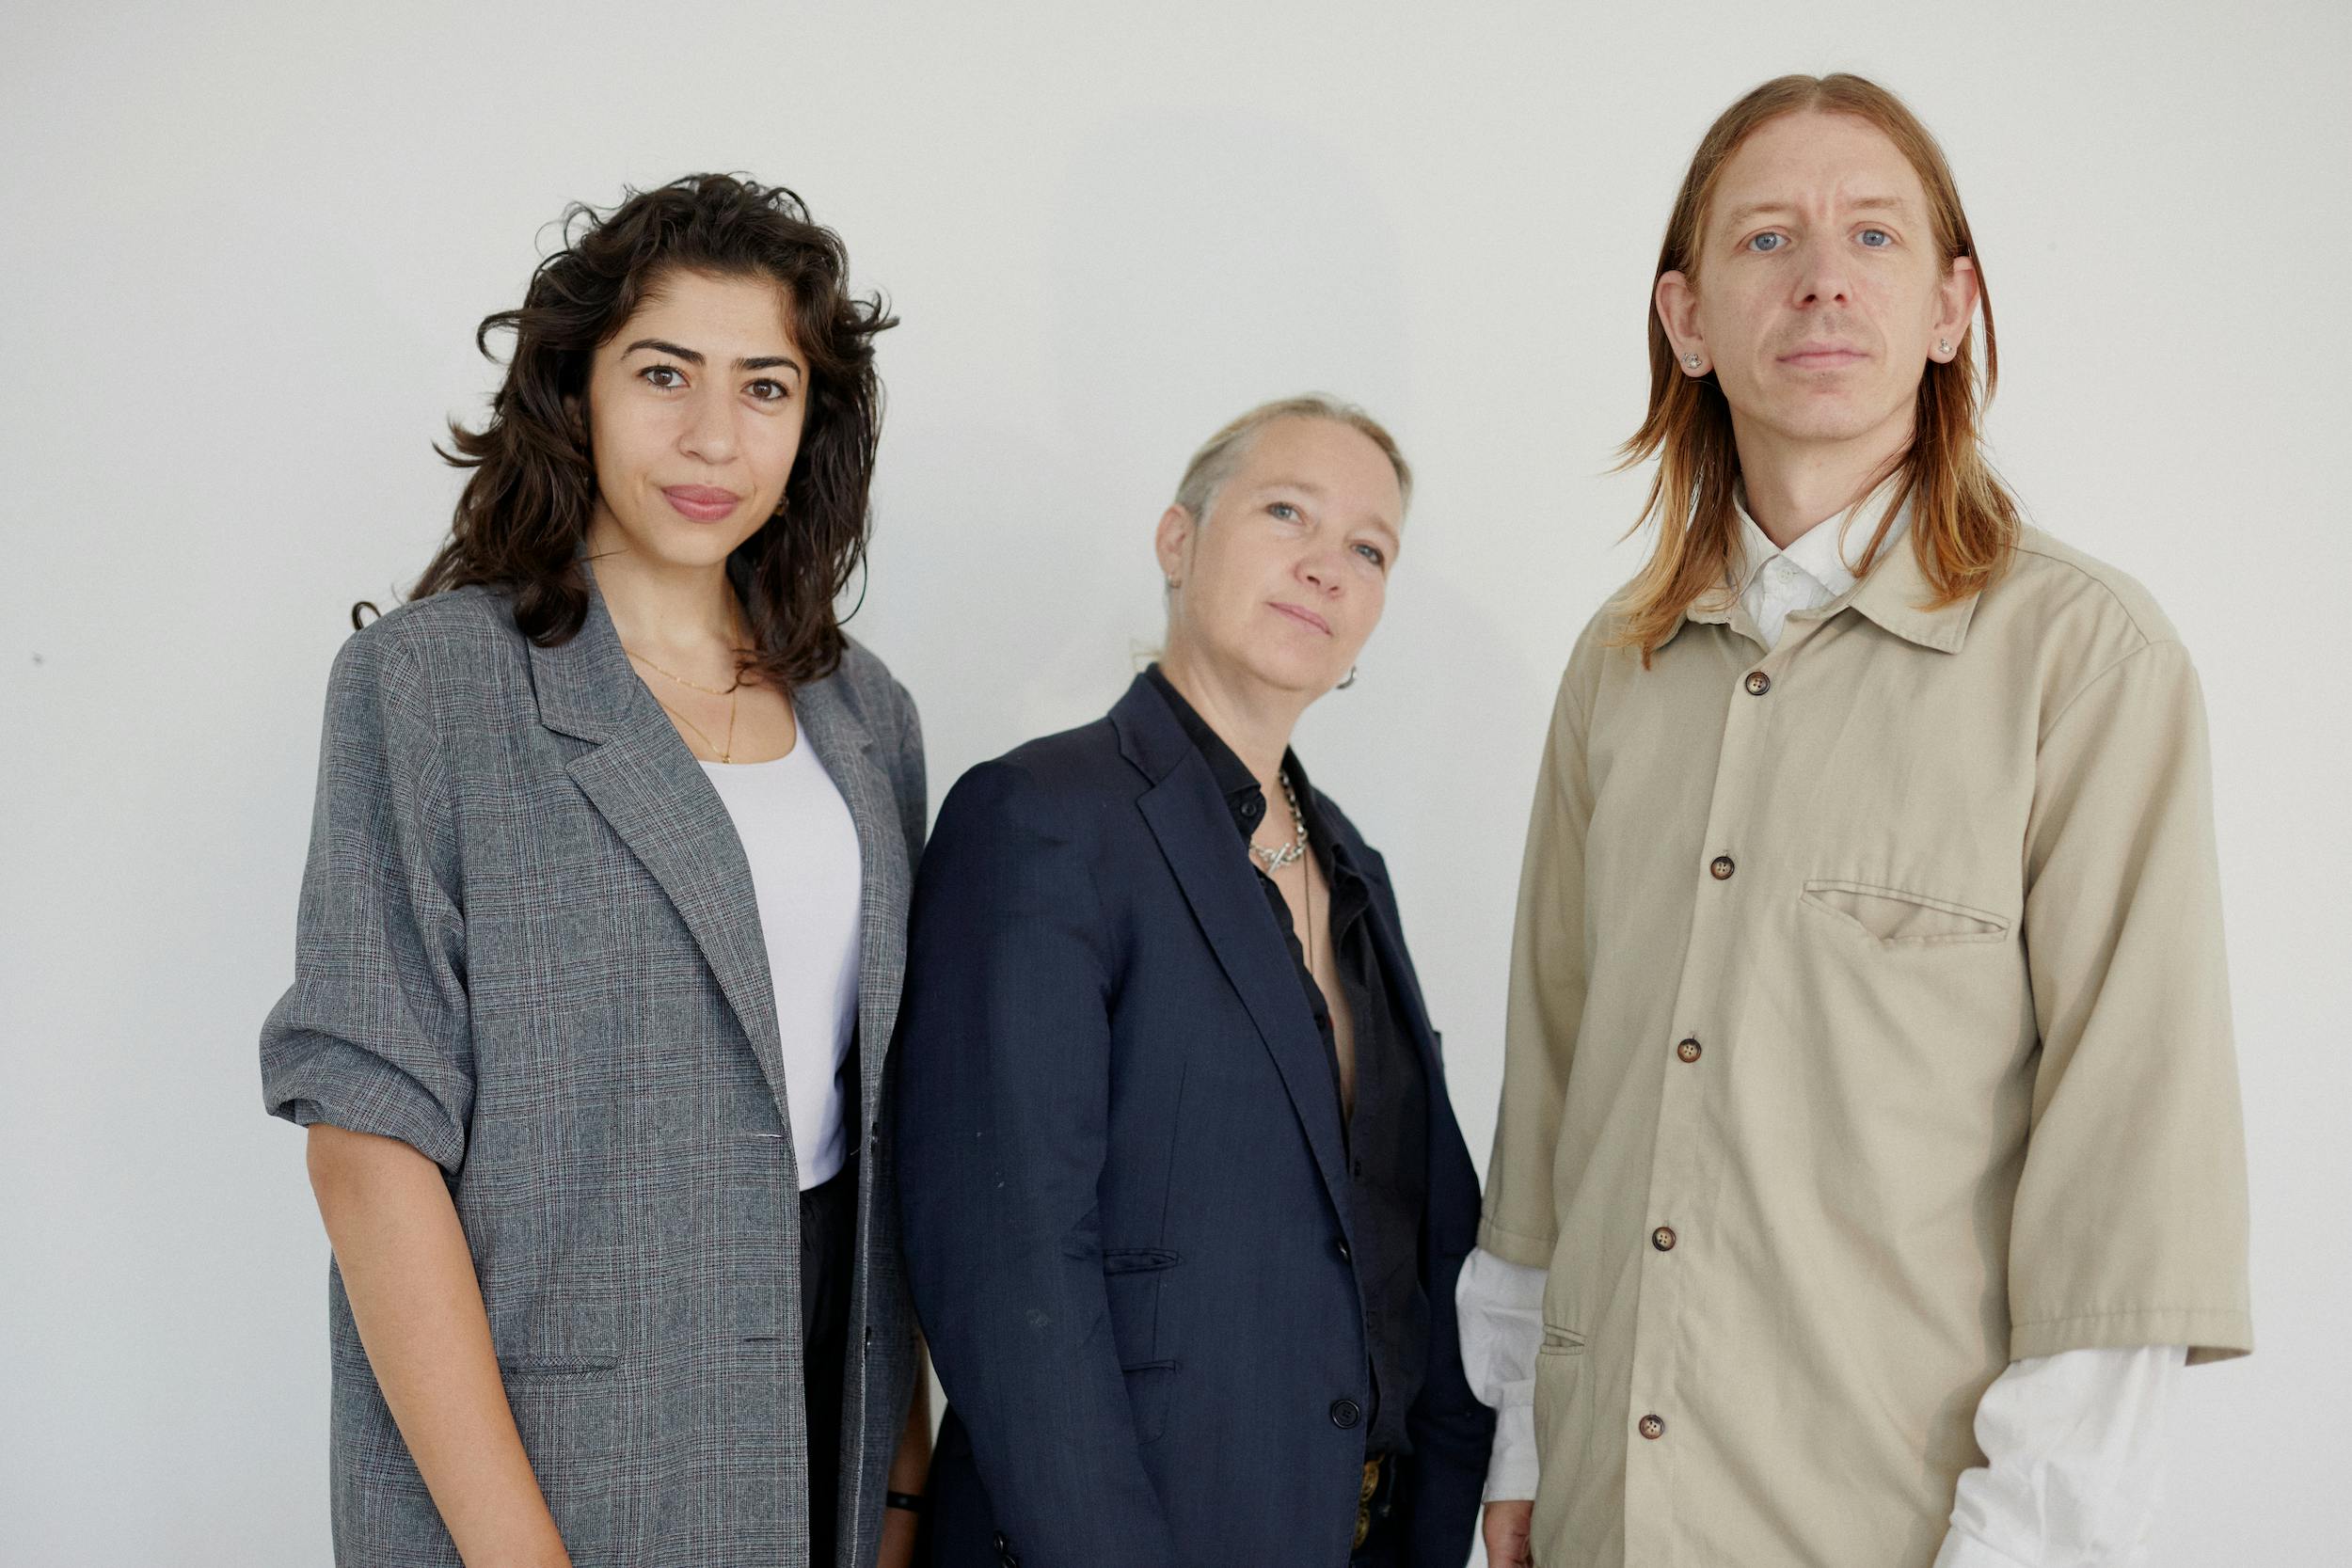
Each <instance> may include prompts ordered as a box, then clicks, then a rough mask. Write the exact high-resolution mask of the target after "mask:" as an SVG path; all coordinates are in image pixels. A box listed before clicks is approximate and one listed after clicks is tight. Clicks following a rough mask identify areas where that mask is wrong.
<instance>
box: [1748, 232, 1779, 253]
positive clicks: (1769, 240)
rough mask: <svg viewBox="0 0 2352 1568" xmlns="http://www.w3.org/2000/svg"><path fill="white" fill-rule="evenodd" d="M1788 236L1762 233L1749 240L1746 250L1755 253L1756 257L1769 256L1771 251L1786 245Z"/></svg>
mask: <svg viewBox="0 0 2352 1568" xmlns="http://www.w3.org/2000/svg"><path fill="white" fill-rule="evenodd" d="M1787 243H1788V235H1786V234H1773V233H1763V234H1758V235H1756V237H1755V238H1754V239H1752V240H1750V241H1749V242H1748V248H1749V249H1750V250H1752V251H1754V252H1756V254H1757V255H1758V256H1769V255H1771V254H1772V252H1773V251H1775V250H1778V249H1780V248H1781V247H1782V246H1783V245H1786V244H1787Z"/></svg>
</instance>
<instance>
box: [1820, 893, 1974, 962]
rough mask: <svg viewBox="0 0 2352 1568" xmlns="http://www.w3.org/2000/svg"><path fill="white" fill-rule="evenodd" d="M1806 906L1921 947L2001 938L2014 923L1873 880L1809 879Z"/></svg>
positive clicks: (1883, 938) (1884, 938)
mask: <svg viewBox="0 0 2352 1568" xmlns="http://www.w3.org/2000/svg"><path fill="white" fill-rule="evenodd" d="M1802 902H1803V903H1804V907H1805V908H1806V909H1808V910H1811V911H1813V912H1814V913H1816V914H1819V915H1822V916H1825V917H1826V918H1828V919H1830V920H1834V921H1836V922H1838V923H1839V924H1841V925H1843V926H1846V927H1850V928H1851V929H1854V930H1858V931H1860V932H1861V933H1862V934H1863V935H1865V936H1867V937H1870V938H1873V939H1874V940H1876V941H1878V942H1887V943H1893V944H1899V945H1902V946H1915V945H1919V944H1923V943H1929V942H1939V943H1940V942H1999V941H2001V940H2002V939H2003V938H2005V937H2007V936H2008V935H2009V922H2008V921H2007V920H2005V919H2003V918H2002V917H2001V916H1999V915H1997V914H1994V913H1992V912H1991V911H1986V910H1978V909H1971V908H1969V907H1968V906H1967V905H1965V904H1955V903H1953V902H1952V901H1951V900H1950V899H1948V898H1934V897H1931V896H1929V895H1927V894H1924V893H1913V892H1911V891H1910V890H1908V889H1906V888H1899V887H1875V886H1873V885H1871V884H1870V883H1867V882H1840V881H1809V882H1807V883H1805V884H1804V898H1803V900H1802Z"/></svg>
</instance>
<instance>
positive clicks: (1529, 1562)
mask: <svg viewBox="0 0 2352 1568" xmlns="http://www.w3.org/2000/svg"><path fill="white" fill-rule="evenodd" d="M1534 1522H1535V1504H1534V1499H1532V1498H1527V1499H1513V1500H1510V1501H1505V1502H1495V1503H1488V1504H1487V1505H1486V1527H1485V1528H1486V1568H1534V1561H1535V1560H1534V1558H1532V1557H1530V1556H1529V1555H1528V1547H1527V1537H1528V1533H1529V1530H1530V1528H1532V1527H1533V1526H1534Z"/></svg>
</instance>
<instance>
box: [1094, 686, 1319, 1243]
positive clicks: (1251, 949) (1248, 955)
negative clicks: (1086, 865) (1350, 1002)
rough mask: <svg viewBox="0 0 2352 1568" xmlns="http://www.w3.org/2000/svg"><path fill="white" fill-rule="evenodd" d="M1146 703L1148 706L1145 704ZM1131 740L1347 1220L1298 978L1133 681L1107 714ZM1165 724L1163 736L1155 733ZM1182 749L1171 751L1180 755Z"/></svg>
mask: <svg viewBox="0 0 2352 1568" xmlns="http://www.w3.org/2000/svg"><path fill="white" fill-rule="evenodd" d="M1147 704H1148V705H1149V707H1148V708H1146V707H1145V706H1144V705H1147ZM1113 718H1114V720H1115V721H1120V720H1122V719H1123V720H1124V722H1122V723H1121V724H1120V728H1121V731H1122V733H1123V734H1124V735H1125V736H1127V737H1128V739H1129V740H1130V742H1131V749H1130V760H1133V761H1136V762H1137V763H1138V764H1140V765H1142V766H1143V767H1144V770H1145V772H1146V774H1147V775H1152V774H1153V773H1154V768H1153V767H1152V764H1153V763H1154V762H1158V763H1165V764H1168V765H1169V766H1168V767H1167V768H1166V770H1165V772H1164V773H1161V774H1159V775H1158V777H1159V782H1158V783H1157V784H1154V785H1153V786H1152V788H1151V789H1150V790H1149V791H1147V792H1146V793H1145V795H1144V797H1143V800H1142V802H1141V804H1142V811H1143V818H1144V821H1145V822H1146V823H1148V824H1149V825H1150V827H1151V829H1152V836H1153V837H1154V838H1156V839H1157V840H1158V841H1159V846H1160V852H1161V853H1162V854H1163V855H1165V856H1167V857H1168V868H1169V869H1170V870H1172V871H1173V872H1174V873H1175V874H1176V881H1177V884H1178V885H1179V886H1180V887H1182V888H1183V889H1184V900H1185V902H1187V903H1188V904H1190V905H1191V906H1192V912H1193V917H1194V918H1195V919H1197V920H1198V921H1200V929H1201V930H1202V932H1203V933H1205V934H1206V935H1207V937H1208V939H1209V946H1210V947H1211V948H1212V949H1213V950H1214V951H1215V952H1216V961H1217V964H1218V966H1219V967H1220V968H1222V969H1223V970H1224V971H1225V977H1226V978H1227V979H1228V980H1229V981H1231V982H1232V987H1233V990H1235V991H1237V992H1239V993H1240V996H1241V1000H1242V1006H1245V1007H1247V1008H1248V1010H1249V1017H1250V1022H1253V1023H1255V1024H1256V1025H1257V1028H1258V1035H1259V1037H1260V1038H1261V1039H1263V1041H1264V1042H1265V1048H1266V1050H1267V1052H1268V1053H1270V1054H1271V1055H1272V1056H1273V1057H1274V1066H1275V1069H1276V1070H1277V1071H1278V1072H1279V1073H1280V1074H1281V1077H1282V1084H1283V1086H1284V1087H1285V1088H1286V1089H1288V1090H1289V1091H1290V1098H1291V1108H1292V1109H1293V1110H1294V1111H1295V1113H1296V1114H1297V1117H1298V1122H1299V1126H1300V1127H1301V1128H1302V1129H1304V1130H1305V1132H1306V1134H1307V1145H1308V1148H1311V1150H1312V1151H1313V1153H1314V1158H1315V1165H1316V1167H1317V1168H1318V1169H1320V1170H1321V1171H1322V1172H1323V1182H1324V1185H1325V1186H1326V1187H1327V1188H1328V1189H1329V1191H1330V1195H1331V1201H1332V1205H1333V1207H1334V1208H1336V1209H1337V1210H1338V1211H1339V1213H1340V1218H1341V1223H1342V1225H1343V1226H1344V1225H1345V1224H1346V1222H1347V1215H1348V1205H1347V1203H1346V1201H1345V1195H1346V1192H1347V1156H1346V1153H1345V1144H1344V1140H1343V1133H1342V1131H1341V1128H1340V1106H1339V1097H1338V1095H1337V1094H1336V1093H1335V1092H1334V1090H1333V1088H1332V1085H1331V1066H1330V1062H1329V1060H1328V1058H1327V1056H1326V1055H1325V1053H1324V1049H1323V1039H1322V1037H1321V1036H1320V1035H1318V1034H1317V1033H1316V1032H1315V1022H1314V1014H1313V1013H1312V1012H1311V1011H1310V1010H1309V1009H1308V1006H1307V998H1306V996H1305V994H1304V993H1303V992H1302V991H1301V990H1299V986H1298V972H1297V970H1296V968H1295V966H1294V965H1293V963H1292V962H1291V958H1290V953H1289V951H1288V949H1287V948H1286V946H1285V945H1284V943H1283V942H1282V932H1281V928H1280V927H1278V926H1276V925H1275V923H1274V915H1273V911H1270V910H1269V909H1268V908H1267V907H1266V901H1265V894H1264V893H1263V891H1262V890H1261V889H1260V888H1259V886H1258V883H1257V878H1256V877H1255V875H1254V874H1252V872H1251V871H1250V869H1249V863H1248V860H1247V859H1246V858H1245V856H1244V855H1243V852H1242V848H1241V846H1240V845H1239V844H1238V843H1236V842H1235V834H1234V832H1233V819H1232V816H1231V815H1230V814H1229V813H1228V811H1227V809H1226V805H1225V801H1224V800H1223V798H1221V797H1220V796H1219V795H1218V794H1217V791H1216V781H1215V780H1214V779H1212V778H1211V777H1210V775H1209V765H1208V763H1207V762H1206V761H1205V760H1203V759H1202V757H1201V755H1200V752H1199V751H1198V750H1197V749H1196V748H1195V747H1194V746H1193V744H1192V742H1191V741H1190V740H1189V739H1187V738H1186V737H1185V736H1184V731H1183V730H1182V728H1181V727H1179V726H1178V724H1177V723H1176V720H1175V717H1174V715H1172V714H1170V713H1169V712H1168V705H1167V704H1165V703H1163V702H1162V701H1161V700H1160V698H1159V694H1158V693H1157V692H1154V691H1152V689H1151V688H1150V687H1149V685H1148V684H1146V683H1144V682H1142V681H1138V682H1137V683H1136V688H1135V689H1131V690H1130V691H1129V693H1128V696H1127V698H1126V699H1125V700H1124V701H1122V702H1121V703H1120V705H1119V708H1117V709H1115V710H1114V712H1113ZM1160 726H1165V731H1164V732H1161V731H1160ZM1171 740H1172V742H1173V744H1172V745H1171V744H1170V741H1171ZM1179 748H1181V750H1180V751H1179V750H1178V749H1179Z"/></svg>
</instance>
